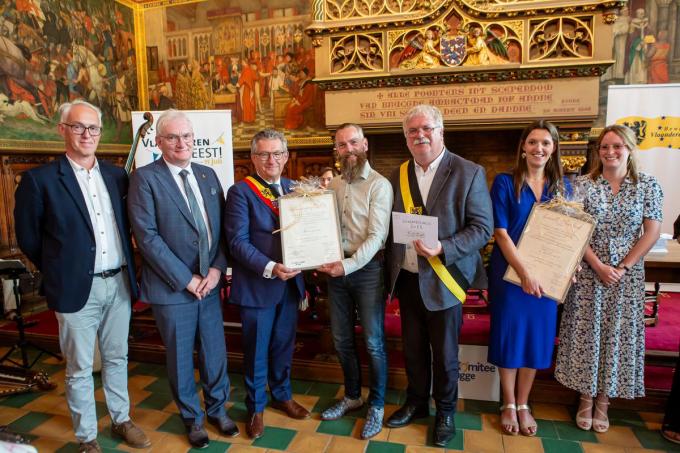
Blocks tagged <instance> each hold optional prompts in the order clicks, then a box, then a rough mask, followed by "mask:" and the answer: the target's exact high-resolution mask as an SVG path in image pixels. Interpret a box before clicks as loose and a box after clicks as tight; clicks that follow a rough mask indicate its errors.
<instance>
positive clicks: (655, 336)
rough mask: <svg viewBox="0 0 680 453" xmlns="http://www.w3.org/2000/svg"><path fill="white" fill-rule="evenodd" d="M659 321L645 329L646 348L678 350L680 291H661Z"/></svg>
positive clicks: (679, 338)
mask: <svg viewBox="0 0 680 453" xmlns="http://www.w3.org/2000/svg"><path fill="white" fill-rule="evenodd" d="M659 299H660V300H659V322H658V323H656V326H654V327H647V329H646V331H645V348H646V349H651V350H657V351H670V352H677V351H678V342H680V293H661V294H660V297H659Z"/></svg>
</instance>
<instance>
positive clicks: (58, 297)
mask: <svg viewBox="0 0 680 453" xmlns="http://www.w3.org/2000/svg"><path fill="white" fill-rule="evenodd" d="M99 169H100V171H101V174H102V177H103V179H104V184H106V188H107V189H108V192H109V198H111V206H112V207H113V212H114V215H115V218H116V226H117V228H118V233H119V235H120V239H121V243H122V246H123V254H124V255H125V261H126V262H127V266H128V267H127V273H128V277H129V279H130V290H131V294H132V298H133V299H136V298H137V281H136V275H135V262H134V259H133V256H132V245H131V243H130V226H129V223H128V218H127V210H126V209H125V198H126V197H127V192H128V177H127V174H126V173H125V170H123V169H122V168H118V167H115V166H113V165H110V164H108V163H106V162H103V161H99ZM15 202H16V203H15V206H14V224H15V227H16V236H17V242H18V243H19V247H20V248H21V251H22V252H24V254H25V255H26V256H27V257H28V259H30V260H31V261H32V262H33V264H35V266H36V267H37V268H38V269H39V270H40V272H42V274H43V291H44V293H45V296H46V297H47V305H48V307H49V308H51V309H53V310H56V311H58V312H60V313H74V312H77V311H79V310H80V309H81V308H83V306H84V305H85V302H87V298H88V296H89V294H90V289H91V288H92V274H93V273H94V262H95V253H96V243H95V240H94V230H93V228H92V222H91V220H90V214H89V213H88V211H87V206H86V204H85V197H84V196H83V192H82V191H81V190H80V186H79V185H78V180H77V179H76V175H75V173H74V172H73V168H72V167H71V164H70V163H69V162H68V160H67V158H66V156H62V157H61V158H60V159H57V160H55V161H53V162H50V163H49V164H47V165H43V166H41V167H37V168H33V169H31V170H28V171H27V172H25V173H24V174H23V176H22V178H21V182H20V183H19V187H17V190H16V193H15Z"/></svg>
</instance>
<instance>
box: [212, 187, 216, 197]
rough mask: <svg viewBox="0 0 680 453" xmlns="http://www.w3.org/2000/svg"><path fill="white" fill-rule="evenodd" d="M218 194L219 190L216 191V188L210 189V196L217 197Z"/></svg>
mask: <svg viewBox="0 0 680 453" xmlns="http://www.w3.org/2000/svg"><path fill="white" fill-rule="evenodd" d="M216 193H217V189H215V188H214V187H211V188H210V195H215V194H216Z"/></svg>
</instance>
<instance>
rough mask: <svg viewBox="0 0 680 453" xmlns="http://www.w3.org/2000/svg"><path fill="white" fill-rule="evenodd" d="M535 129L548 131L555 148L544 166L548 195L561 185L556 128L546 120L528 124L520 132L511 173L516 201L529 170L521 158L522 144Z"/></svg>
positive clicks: (558, 139) (561, 174)
mask: <svg viewBox="0 0 680 453" xmlns="http://www.w3.org/2000/svg"><path fill="white" fill-rule="evenodd" d="M536 129H543V130H546V131H548V133H549V134H550V137H551V138H552V141H553V145H554V147H555V149H554V151H553V153H552V155H551V156H550V159H549V160H548V162H547V163H546V164H545V178H546V179H547V182H548V193H556V192H557V191H558V190H559V188H560V186H561V185H562V178H563V175H564V172H563V171H562V154H561V153H560V136H559V134H558V133H557V128H556V127H555V126H554V125H553V124H552V123H550V122H549V121H546V120H538V121H534V122H533V123H531V124H529V125H528V126H527V127H525V128H524V131H522V137H521V138H520V140H519V145H518V146H517V158H516V161H515V169H514V170H513V172H512V181H513V183H514V186H515V195H516V196H517V200H518V201H519V199H520V194H521V192H522V187H523V186H524V184H525V183H526V180H527V173H528V172H529V168H528V167H527V160H526V159H525V158H524V157H523V156H522V154H523V153H524V150H523V149H522V146H524V142H526V140H527V137H528V136H529V134H531V132H532V131H534V130H536Z"/></svg>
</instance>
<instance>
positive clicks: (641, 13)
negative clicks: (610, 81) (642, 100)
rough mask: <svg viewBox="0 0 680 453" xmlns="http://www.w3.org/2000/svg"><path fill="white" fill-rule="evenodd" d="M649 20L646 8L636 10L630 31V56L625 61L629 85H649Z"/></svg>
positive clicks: (626, 77)
mask: <svg viewBox="0 0 680 453" xmlns="http://www.w3.org/2000/svg"><path fill="white" fill-rule="evenodd" d="M648 27H649V19H648V18H647V17H646V16H645V10H644V8H638V9H636V10H635V17H634V18H633V19H632V20H631V21H630V28H629V29H628V56H627V58H626V60H625V63H626V68H625V70H626V75H625V82H626V83H627V84H644V83H647V45H648V44H647V42H646V40H645V37H646V29H647V28H648Z"/></svg>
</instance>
